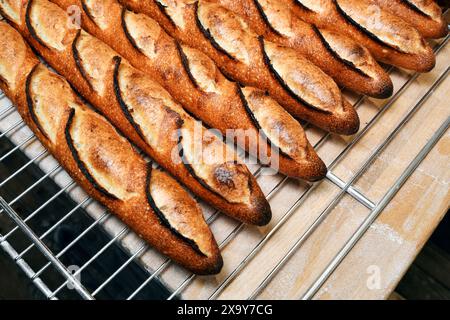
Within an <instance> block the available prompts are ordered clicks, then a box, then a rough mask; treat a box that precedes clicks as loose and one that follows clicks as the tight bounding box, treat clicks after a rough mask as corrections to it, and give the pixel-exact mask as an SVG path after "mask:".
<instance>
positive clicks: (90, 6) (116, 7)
mask: <svg viewBox="0 0 450 320" xmlns="http://www.w3.org/2000/svg"><path fill="white" fill-rule="evenodd" d="M52 2H54V3H56V4H58V5H59V6H60V7H62V8H64V9H67V8H69V7H70V6H73V5H76V6H78V7H79V8H83V14H82V25H83V28H84V29H85V30H86V31H88V32H89V33H90V34H92V35H94V36H96V37H97V38H99V39H100V40H102V41H104V42H105V43H107V44H108V45H110V46H111V47H112V48H113V49H114V50H116V51H117V52H118V53H120V54H121V55H122V56H123V57H125V58H126V59H127V60H128V61H130V63H131V64H133V66H134V67H136V68H138V69H140V70H142V71H144V72H146V73H148V74H149V75H150V76H151V77H152V78H153V79H155V80H156V81H158V82H159V83H160V84H161V85H162V86H164V87H165V89H166V90H168V91H169V92H170V94H171V95H172V96H173V97H174V98H175V99H176V100H177V101H179V102H180V103H181V104H182V105H183V106H184V107H185V108H186V110H187V111H189V112H190V113H191V114H192V115H193V116H195V117H196V118H198V119H200V120H202V121H204V122H205V123H206V124H207V125H208V126H209V127H213V128H216V129H219V130H220V131H221V133H222V134H223V135H226V134H227V131H228V130H238V131H237V132H242V133H244V131H245V134H246V135H245V137H246V139H244V137H241V138H239V137H238V139H237V143H238V144H239V146H241V147H243V148H244V149H245V150H246V151H248V152H249V153H251V154H252V155H253V156H256V157H259V158H260V160H261V162H262V163H263V164H268V162H269V161H268V160H269V159H270V157H271V155H272V154H271V146H272V147H274V148H276V150H280V151H281V152H279V157H278V159H277V163H276V165H277V166H278V167H279V170H280V172H282V173H284V174H286V175H288V176H291V177H295V178H302V179H306V180H309V181H315V180H318V179H321V178H323V177H324V176H325V174H326V167H325V165H324V163H323V162H322V161H321V160H320V158H319V157H318V155H317V154H316V152H315V151H314V149H313V148H312V146H311V144H310V143H309V142H308V141H307V139H306V135H305V133H304V132H303V129H302V128H301V125H300V123H299V122H298V121H296V120H295V119H293V118H292V117H290V116H288V115H287V114H286V113H287V112H286V111H285V110H284V109H283V108H282V107H281V106H279V105H278V104H276V103H275V101H273V102H269V101H267V100H269V99H270V97H267V98H265V99H260V100H258V103H259V104H270V105H271V106H272V108H271V113H270V114H267V115H266V114H265V115H264V117H266V118H267V117H270V118H272V119H277V120H278V121H277V122H276V123H275V121H273V122H272V123H268V122H264V121H263V119H259V121H258V119H257V118H258V116H257V115H255V113H254V112H253V111H252V109H251V108H247V107H246V106H247V101H246V98H245V96H244V95H243V93H242V89H243V88H241V87H240V86H239V85H238V84H237V83H235V82H231V81H230V80H228V79H226V78H225V77H224V76H223V74H222V73H221V72H220V70H219V69H218V68H217V67H216V66H215V64H214V62H213V61H212V60H211V59H210V58H209V57H208V56H206V55H205V54H203V53H202V52H200V51H198V50H196V49H194V48H191V47H188V46H184V45H181V44H179V43H178V42H177V41H176V40H174V39H173V38H172V37H170V36H169V35H168V34H167V33H166V32H165V31H164V30H163V29H162V28H161V27H160V26H159V25H158V23H157V22H156V21H154V20H153V19H151V18H150V17H148V16H146V15H143V14H137V13H133V12H131V11H129V10H127V9H126V8H124V7H123V6H122V5H120V4H119V2H118V1H116V0H107V1H105V0H102V1H98V0H96V1H88V2H87V1H84V0H52ZM100 13H102V14H100ZM255 90H256V89H255ZM259 93H260V94H261V95H264V92H262V91H260V92H259ZM261 124H263V125H262V126H261ZM275 126H276V128H275ZM260 129H261V131H262V134H263V135H264V134H265V135H266V136H268V135H271V131H275V130H276V131H281V134H280V135H283V136H287V137H288V139H289V143H286V144H284V145H282V146H281V145H278V144H275V143H274V141H271V140H269V142H270V144H268V143H267V141H266V139H264V137H261V136H260V133H259V130H260ZM241 130H242V131H241ZM294 150H295V151H294ZM259 155H261V156H259Z"/></svg>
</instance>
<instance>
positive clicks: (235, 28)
mask: <svg viewBox="0 0 450 320" xmlns="http://www.w3.org/2000/svg"><path fill="white" fill-rule="evenodd" d="M121 3H122V4H124V5H125V6H126V7H128V8H129V9H131V10H132V11H134V12H137V13H144V14H147V15H149V16H150V17H151V18H153V19H155V20H156V21H157V22H158V23H159V24H160V25H161V26H162V27H163V28H164V29H165V30H166V31H167V32H168V33H169V34H170V35H171V36H172V37H174V38H175V39H177V40H179V41H180V42H181V43H183V44H185V45H188V46H191V47H194V48H196V49H198V50H200V51H202V52H203V53H205V54H206V55H208V56H209V57H210V58H212V59H213V60H214V62H215V63H216V64H217V66H218V67H219V68H220V69H221V71H222V72H223V73H224V74H225V75H226V76H227V77H229V78H232V79H233V80H236V81H237V82H239V83H241V84H242V85H246V86H251V87H256V88H259V89H261V90H264V91H267V92H268V93H269V94H270V95H271V96H272V97H273V98H274V99H275V100H276V101H278V103H280V104H281V105H282V106H283V107H285V108H286V110H287V111H289V112H290V113H291V114H292V115H293V116H294V117H296V118H301V119H304V120H306V121H309V122H311V123H312V124H314V125H317V126H319V127H321V128H323V129H325V130H327V131H331V132H335V133H339V134H353V133H355V132H356V131H357V130H358V128H359V118H358V115H357V113H356V111H355V109H354V108H353V107H352V106H351V105H350V104H349V103H348V101H347V100H346V99H344V98H343V96H342V93H341V92H340V90H339V88H338V86H337V85H336V83H335V82H334V81H333V80H332V79H331V78H330V77H329V76H328V75H326V74H325V73H324V72H323V71H322V70H320V69H319V68H318V67H316V66H315V65H313V64H312V63H311V62H309V61H308V60H307V59H306V58H304V57H303V56H302V55H300V54H298V53H297V52H296V51H295V50H294V49H291V48H287V47H282V46H279V45H277V44H275V43H273V42H269V41H267V40H266V39H264V38H263V37H260V36H258V35H257V34H256V33H255V32H254V31H253V30H251V29H250V28H249V27H248V26H247V25H246V23H245V22H244V21H243V20H242V19H241V18H240V17H239V16H237V15H236V14H234V13H232V12H231V11H229V10H227V9H225V8H224V7H222V6H220V5H219V4H217V3H211V2H206V1H203V0H200V1H189V0H185V1H168V0H158V1H137V0H136V1H135V0H125V1H124V0H121Z"/></svg>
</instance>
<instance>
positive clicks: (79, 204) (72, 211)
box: [17, 197, 92, 258]
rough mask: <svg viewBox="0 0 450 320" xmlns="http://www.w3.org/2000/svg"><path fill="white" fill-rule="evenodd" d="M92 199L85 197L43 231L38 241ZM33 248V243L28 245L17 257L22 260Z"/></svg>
mask: <svg viewBox="0 0 450 320" xmlns="http://www.w3.org/2000/svg"><path fill="white" fill-rule="evenodd" d="M91 201H92V198H90V197H86V198H85V199H84V200H83V201H82V202H80V203H78V204H77V205H76V206H75V207H74V208H72V209H71V210H70V211H69V212H68V213H67V214H65V215H64V217H62V218H61V219H59V220H58V222H56V223H55V224H53V225H52V226H51V227H50V228H49V229H48V230H47V231H45V232H44V233H43V234H42V235H41V236H40V237H39V240H43V239H44V238H45V237H46V236H48V235H49V234H50V233H51V232H52V231H53V230H55V229H56V228H57V227H58V226H60V225H61V223H63V222H64V221H65V220H67V219H68V218H69V217H70V216H71V215H72V214H73V213H74V212H75V211H77V210H78V209H79V208H80V207H82V206H83V205H85V204H86V203H88V204H89V203H90V202H91ZM33 247H34V243H32V244H30V245H29V246H28V247H27V248H26V249H25V250H23V251H22V252H21V253H20V254H19V255H18V256H17V257H18V258H22V257H23V255H25V254H26V253H27V252H28V251H30V250H31V248H33Z"/></svg>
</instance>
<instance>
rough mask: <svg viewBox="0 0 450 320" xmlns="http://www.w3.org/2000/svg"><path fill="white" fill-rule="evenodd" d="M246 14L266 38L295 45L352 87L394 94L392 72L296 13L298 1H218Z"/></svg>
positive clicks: (375, 94) (351, 43)
mask: <svg viewBox="0 0 450 320" xmlns="http://www.w3.org/2000/svg"><path fill="white" fill-rule="evenodd" d="M214 2H218V3H220V4H221V5H222V6H224V7H226V8H227V9H229V10H231V11H233V12H235V13H236V14H239V15H242V17H243V18H244V19H245V21H246V22H247V23H248V24H249V25H250V27H251V28H252V29H253V30H255V32H257V33H258V34H259V35H262V36H264V38H265V39H267V40H269V41H273V42H275V43H278V44H280V45H283V46H287V47H292V48H294V49H296V50H297V51H298V52H299V53H301V54H303V55H304V56H305V57H306V58H307V59H309V60H310V61H311V62H313V63H314V64H315V65H317V66H318V67H320V68H321V69H322V70H323V71H325V73H327V74H328V75H329V76H331V77H332V78H333V79H334V81H336V83H338V84H339V85H341V86H344V87H346V88H348V89H350V90H353V91H356V92H359V93H362V94H366V95H369V96H372V97H376V98H387V97H389V96H390V95H392V91H393V85H392V81H391V79H390V77H389V75H388V74H387V73H386V72H385V71H384V69H383V68H381V66H380V65H378V63H377V62H376V61H375V59H374V58H373V57H372V55H371V54H370V52H369V51H368V50H367V49H366V48H365V47H363V46H362V45H360V44H359V43H357V42H356V41H354V40H353V39H351V38H349V37H347V36H345V35H343V34H341V33H337V32H334V31H330V30H328V29H322V28H316V27H315V26H313V25H311V24H309V23H306V22H304V21H303V20H301V19H300V18H299V17H297V16H296V15H295V14H293V12H292V7H293V6H294V5H295V4H294V0H284V1H279V0H214Z"/></svg>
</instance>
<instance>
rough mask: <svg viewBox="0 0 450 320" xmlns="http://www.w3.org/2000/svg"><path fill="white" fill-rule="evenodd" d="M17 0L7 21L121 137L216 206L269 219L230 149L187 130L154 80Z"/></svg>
mask: <svg viewBox="0 0 450 320" xmlns="http://www.w3.org/2000/svg"><path fill="white" fill-rule="evenodd" d="M21 3H22V5H21V7H20V15H19V16H20V21H19V23H14V21H12V20H11V21H10V22H11V24H13V25H14V26H15V27H16V28H17V29H18V30H19V31H20V32H21V33H22V35H23V36H24V37H25V38H26V39H27V40H28V42H29V43H30V44H31V45H32V46H33V48H34V49H35V50H36V51H37V52H38V53H39V54H40V55H41V56H42V57H43V58H44V59H45V60H46V61H47V62H48V63H49V64H50V65H51V66H52V67H53V68H54V69H55V70H57V71H58V72H59V73H60V74H61V75H63V76H64V77H65V78H66V79H67V80H68V81H69V82H70V83H71V84H72V85H73V86H74V87H75V88H76V90H77V91H78V92H79V93H80V94H81V95H83V97H85V98H86V99H87V100H88V101H89V102H90V103H91V104H92V105H93V106H94V107H96V108H97V109H98V110H99V112H101V113H102V114H103V115H105V116H106V117H107V118H108V120H109V121H110V122H111V123H112V124H114V125H115V126H116V127H117V128H118V129H119V130H120V131H121V132H122V133H123V134H124V135H125V136H126V137H127V138H129V139H130V140H131V141H132V142H134V143H135V144H136V145H137V146H138V147H139V148H141V149H142V150H143V151H144V152H145V153H147V154H148V155H149V156H150V157H151V158H153V159H154V160H155V161H156V162H157V163H159V164H160V165H161V166H162V167H164V168H165V169H166V170H167V171H168V172H170V173H171V174H172V175H173V176H174V177H175V178H176V179H177V180H178V181H180V182H181V183H183V184H184V185H185V186H186V187H188V188H189V189H190V190H191V191H193V192H194V193H195V194H196V195H198V196H200V197H201V198H202V199H204V200H205V201H207V202H208V203H210V204H212V205H213V206H214V207H216V208H217V209H219V210H221V211H222V212H223V213H226V214H228V215H230V216H232V217H234V218H236V219H238V220H240V221H242V222H245V223H250V224H256V225H265V224H267V223H268V222H269V221H270V218H271V210H270V205H269V203H268V202H267V200H266V199H265V197H264V194H263V193H262V191H261V189H260V188H259V186H258V184H257V182H256V179H255V178H254V177H253V176H252V175H251V173H250V172H249V171H248V169H247V167H246V166H245V165H244V164H243V163H241V162H240V160H239V159H238V158H237V155H236V153H235V152H234V151H233V150H230V149H229V148H227V147H226V146H225V144H223V143H222V142H221V141H220V140H218V138H217V137H215V136H213V135H212V134H211V133H209V132H207V131H206V130H205V128H203V127H202V126H201V125H198V130H199V131H195V129H196V128H197V127H196V126H197V123H196V122H195V121H194V119H193V118H192V117H191V116H189V114H187V113H186V112H185V111H184V110H183V108H182V107H181V106H180V105H179V104H178V103H177V102H175V101H174V100H173V98H172V97H171V96H170V94H169V93H168V92H166V91H165V90H164V89H163V88H162V87H161V86H160V85H159V84H157V83H156V82H155V81H153V80H152V79H151V78H149V77H148V76H147V75H146V74H144V73H142V72H140V71H138V70H137V69H135V68H133V67H132V66H131V65H130V64H129V63H128V62H127V61H126V60H125V59H123V58H122V57H120V56H119V55H118V54H117V53H116V52H115V51H113V50H112V49H111V48H110V47H108V46H107V45H106V44H104V43H103V42H101V41H100V40H98V39H96V38H95V37H93V36H90V35H89V34H87V33H86V32H84V31H82V30H79V29H76V28H70V27H69V26H68V25H67V21H68V15H67V13H66V11H65V10H63V9H61V8H60V7H59V6H57V5H56V4H53V3H51V2H49V1H45V0H33V1H21ZM0 6H1V4H0ZM7 18H8V16H7ZM33 26H38V28H37V29H36V27H35V28H34V30H31V29H32V28H33ZM61 34H62V36H61ZM36 37H39V38H40V40H41V41H38V40H37V39H36ZM41 42H44V44H45V45H42V44H41ZM58 47H61V48H60V49H58ZM196 133H197V134H198V133H200V134H201V135H202V136H203V139H202V136H200V142H198V139H196V138H195V137H194V136H195V134H196ZM202 140H203V141H202ZM196 143H200V146H201V150H200V151H201V152H200V153H199V152H198V151H199V150H196V149H195V148H196ZM203 157H207V158H208V159H207V160H208V161H204V158H203ZM185 159H188V160H190V161H191V162H189V163H187V162H186V161H183V160H185ZM209 161H210V162H209ZM193 173H195V175H194V174H193Z"/></svg>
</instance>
